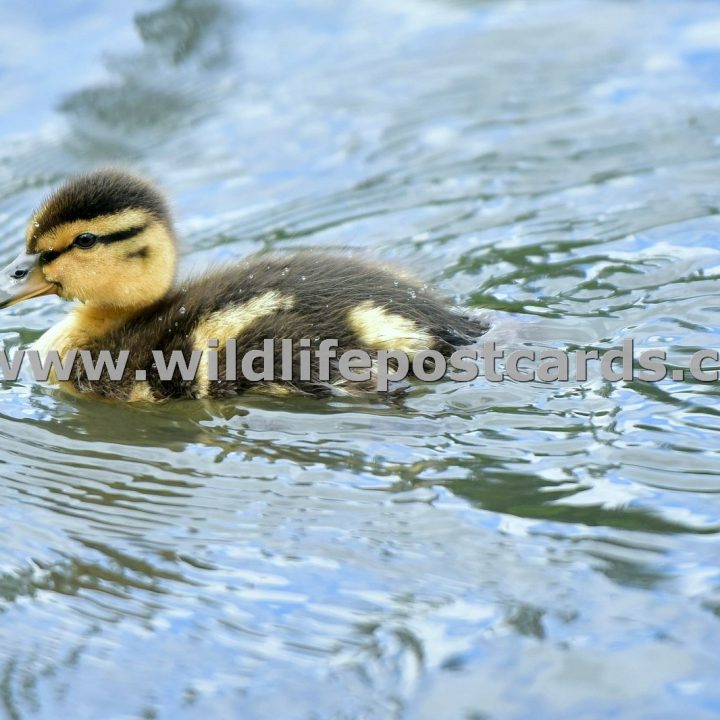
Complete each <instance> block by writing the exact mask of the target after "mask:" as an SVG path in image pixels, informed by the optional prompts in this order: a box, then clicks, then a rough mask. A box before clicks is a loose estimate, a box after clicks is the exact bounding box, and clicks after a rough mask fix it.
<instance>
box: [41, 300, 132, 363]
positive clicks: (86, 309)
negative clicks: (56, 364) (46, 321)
mask: <svg viewBox="0 0 720 720" xmlns="http://www.w3.org/2000/svg"><path fill="white" fill-rule="evenodd" d="M141 310H142V308H107V307H99V306H97V305H76V306H75V307H73V308H72V309H71V310H70V312H69V313H68V314H67V315H66V316H65V317H64V318H63V319H62V320H61V321H60V322H59V323H58V324H57V325H54V326H53V327H51V328H50V329H49V330H47V332H45V334H44V335H42V336H41V337H40V338H39V339H38V340H37V341H36V342H35V344H34V346H33V347H34V349H36V350H38V351H39V352H40V353H41V354H42V355H46V354H47V353H48V351H49V350H57V352H58V353H59V355H60V357H64V356H65V354H66V353H67V352H68V351H70V350H73V349H79V348H82V347H84V346H86V345H87V344H89V343H90V342H92V341H93V340H97V339H98V338H101V337H103V336H104V335H107V334H108V333H110V332H112V331H113V330H115V329H116V328H118V327H120V326H121V325H124V324H125V323H126V322H128V321H129V320H131V319H132V318H133V317H134V316H135V315H137V314H138V312H140V311H141Z"/></svg>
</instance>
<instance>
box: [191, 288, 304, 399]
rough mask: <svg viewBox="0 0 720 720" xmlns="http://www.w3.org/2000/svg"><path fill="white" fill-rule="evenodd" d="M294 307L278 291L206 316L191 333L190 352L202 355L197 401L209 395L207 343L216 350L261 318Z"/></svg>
mask: <svg viewBox="0 0 720 720" xmlns="http://www.w3.org/2000/svg"><path fill="white" fill-rule="evenodd" d="M294 305H295V298H293V297H292V296H288V295H281V294H280V293H279V292H278V291H277V290H270V291H269V292H266V293H263V294H262V295H258V296H257V297H254V298H253V299H252V300H248V301H247V302H246V303H243V304H242V305H236V306H235V307H231V308H227V309H225V310H217V311H216V312H214V313H212V314H211V315H208V317H207V318H206V319H205V320H204V321H202V322H201V323H200V324H199V325H198V326H197V328H196V329H195V332H194V333H193V348H194V349H195V350H201V351H203V356H202V359H201V360H200V364H199V365H198V371H197V375H196V376H195V377H196V382H197V393H198V397H204V396H205V395H207V391H208V385H209V380H208V359H207V353H206V352H204V351H206V350H207V349H208V340H217V341H218V343H219V348H218V349H222V348H223V347H224V345H225V343H226V342H227V341H228V340H231V339H232V338H237V337H238V336H240V335H241V334H242V333H243V332H244V331H245V330H247V328H249V327H250V326H251V325H252V324H253V323H254V322H256V321H257V320H260V319H261V318H264V317H268V316H269V315H274V314H275V313H277V312H279V311H280V310H291V309H292V308H293V306H294Z"/></svg>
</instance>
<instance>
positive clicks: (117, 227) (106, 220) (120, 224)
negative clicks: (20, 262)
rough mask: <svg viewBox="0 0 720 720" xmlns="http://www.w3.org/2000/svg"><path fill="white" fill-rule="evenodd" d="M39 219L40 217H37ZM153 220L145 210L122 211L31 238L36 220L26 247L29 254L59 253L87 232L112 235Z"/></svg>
mask: <svg viewBox="0 0 720 720" xmlns="http://www.w3.org/2000/svg"><path fill="white" fill-rule="evenodd" d="M38 218H41V216H38ZM152 221H153V218H152V217H151V216H150V214H149V213H148V212H146V211H145V210H137V209H131V210H124V211H123V212H119V213H113V214H112V215H98V216H97V217H94V218H91V219H90V220H73V221H72V222H69V223H63V224H62V225H58V226H56V227H54V228H52V230H48V231H47V232H46V233H43V234H42V235H41V236H40V237H38V238H35V237H34V236H33V229H34V227H35V222H39V220H38V219H37V218H36V219H35V220H34V221H33V222H31V223H30V225H29V226H28V231H27V235H26V237H27V246H28V251H29V252H46V251H48V250H50V251H53V252H60V251H62V250H64V249H65V248H66V247H68V246H69V245H70V244H71V243H72V241H73V240H74V239H75V238H76V237H77V236H78V235H80V234H81V233H85V232H89V233H93V235H112V234H113V233H116V232H120V231H121V230H127V228H129V227H137V226H141V225H147V224H148V223H150V222H152Z"/></svg>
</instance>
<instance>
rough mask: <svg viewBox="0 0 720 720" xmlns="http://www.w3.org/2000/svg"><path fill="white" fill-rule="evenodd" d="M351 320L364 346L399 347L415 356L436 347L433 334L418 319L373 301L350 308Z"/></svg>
mask: <svg viewBox="0 0 720 720" xmlns="http://www.w3.org/2000/svg"><path fill="white" fill-rule="evenodd" d="M348 322H349V323H350V327H351V328H352V329H353V331H354V332H355V334H356V335H357V336H358V338H360V341H361V342H362V343H363V345H365V346H366V347H369V348H372V349H373V350H400V351H402V352H404V353H406V354H407V355H408V356H409V357H411V358H412V356H413V355H415V353H417V352H420V350H427V349H428V348H431V347H432V346H433V338H432V335H430V334H429V333H427V332H425V331H424V330H421V329H420V328H419V327H418V324H417V323H416V322H414V321H413V320H409V319H408V318H405V317H403V316H402V315H398V314H397V313H391V312H388V311H387V310H386V309H384V308H382V307H379V306H377V305H373V303H372V301H370V300H366V301H365V302H362V303H360V304H359V305H358V306H357V307H355V308H353V309H352V310H350V312H349V313H348Z"/></svg>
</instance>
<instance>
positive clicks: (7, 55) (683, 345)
mask: <svg viewBox="0 0 720 720" xmlns="http://www.w3.org/2000/svg"><path fill="white" fill-rule="evenodd" d="M0 46H2V47H3V48H4V50H3V53H2V55H1V57H2V60H0V73H1V74H2V84H3V114H2V116H1V117H0V138H1V139H0V218H1V219H2V223H1V224H0V249H1V250H2V256H3V258H4V259H10V258H11V257H13V256H14V255H15V254H16V252H17V250H18V246H19V243H20V241H21V237H22V231H23V226H24V223H25V221H26V218H27V217H28V215H29V213H30V210H31V209H32V208H33V207H35V206H36V205H37V204H38V202H39V201H40V199H41V197H42V196H43V195H44V193H46V192H47V191H48V190H49V189H50V187H52V185H53V184H54V183H55V182H57V181H58V180H60V179H62V178H63V177H65V176H66V175H68V174H71V173H73V172H76V171H79V170H83V169H87V168H91V167H95V166H98V165H106V164H113V163H114V164H122V165H127V166H130V167H133V168H135V169H137V170H140V171H142V172H146V173H148V174H150V175H151V176H154V177H156V178H157V179H159V180H160V181H161V182H162V184H163V185H164V186H165V188H166V189H167V190H168V192H169V193H170V194H171V196H172V198H173V202H174V205H175V208H176V214H177V217H178V228H179V231H180V234H181V235H182V237H183V242H184V265H185V270H186V271H187V272H192V271H193V270H198V269H200V268H202V267H205V266H206V265H209V264H213V263H223V262H229V261H231V260H232V259H235V258H240V257H243V256H244V255H246V254H248V253H251V252H256V251H262V250H266V249H289V248H301V247H303V248H304V247H314V246H323V247H327V248H334V249H337V248H351V249H353V250H354V251H357V252H363V253H367V254H369V255H371V256H376V257H383V258H386V259H389V260H392V261H395V262H397V263H399V264H401V265H404V266H406V267H410V268H413V269H415V270H416V271H419V272H420V273H421V274H422V275H423V276H424V277H425V278H426V279H427V281H428V282H429V283H431V284H432V285H434V286H437V287H439V288H440V289H441V290H442V291H443V292H444V293H445V294H446V295H448V296H449V297H450V298H451V299H452V300H454V301H456V302H458V303H461V304H464V305H467V306H471V307H475V308H478V309H484V310H486V311H489V312H490V313H491V316H492V318H493V322H494V329H493V331H492V337H493V338H494V339H496V340H497V341H498V343H499V344H501V345H502V346H503V347H506V348H515V347H523V346H526V345H527V346H531V347H533V348H538V347H555V348H570V349H572V348H576V347H582V348H598V349H604V348H610V347H615V346H617V345H619V344H620V343H621V342H622V340H623V339H625V338H628V337H632V338H634V339H635V342H636V346H637V347H638V348H640V349H646V348H653V347H660V348H666V349H667V350H668V353H669V358H670V360H671V361H672V362H673V363H674V364H675V365H677V366H686V365H687V362H688V359H689V356H690V354H691V353H692V352H693V351H694V350H696V349H699V348H706V347H707V348H712V347H716V346H717V336H718V328H719V327H720V289H719V288H720V285H719V284H718V279H720V218H719V217H718V208H719V204H718V203H719V200H718V198H719V193H718V191H719V190H720V186H719V185H718V170H719V167H720V9H719V8H718V5H717V3H715V2H701V1H696V0H668V1H662V0H658V1H656V2H643V1H642V0H638V1H637V2H631V1H627V2H620V1H614V2H613V1H610V0H606V1H602V2H598V1H596V2H589V0H587V1H579V0H563V1H559V0H558V1H556V2H553V1H551V0H532V2H530V1H529V0H528V1H527V2H501V1H500V0H497V1H492V0H488V1H486V2H481V1H479V0H478V1H477V2H467V1H466V2H461V1H460V0H458V1H456V2H452V1H451V0H444V1H442V0H415V1H413V2H411V1H410V0H388V1H387V2H383V3H376V2H375V3H373V2H370V1H369V0H367V1H366V0H356V1H354V2H349V3H330V2H322V1H321V0H316V1H314V2H312V1H310V0H307V1H304V2H300V3H298V2H294V1H291V0H278V1H276V2H273V3H262V2H260V1H259V0H257V1H253V2H245V3H243V4H241V5H230V4H228V3H227V2H226V0H203V1H202V2H201V0H175V1H173V2H163V0H159V1H158V2H155V3H142V2H128V3H112V4H108V3H101V4H97V3H90V2H86V1H85V0H77V1H72V2H66V3H62V4H61V6H52V7H51V6H48V5H46V4H43V5H41V4H40V3H39V2H34V3H29V4H22V5H21V4H20V3H5V4H4V5H3V6H2V7H1V8H0ZM64 312H65V307H64V305H63V303H62V302H60V301H59V300H57V299H48V298H43V299H38V300H34V301H30V302H27V303H25V304H22V305H19V306H17V307H14V308H11V309H8V310H5V311H3V313H2V326H1V328H2V331H1V333H0V336H1V339H2V344H3V346H4V347H5V349H6V350H7V351H11V350H14V349H16V348H18V347H20V346H24V345H26V344H27V343H29V342H31V341H32V340H34V339H35V338H36V337H38V336H39V335H40V333H41V332H42V331H43V330H44V329H45V328H47V327H48V326H50V325H51V324H52V323H54V322H56V321H58V320H59V319H60V318H61V317H62V315H63V313H64ZM718 394H719V393H718V386H717V383H715V384H702V383H698V382H691V381H686V382H671V381H669V380H668V381H664V382H661V383H659V384H652V385H651V384H648V383H645V384H643V383H641V382H638V381H634V382H627V383H607V382H603V381H602V380H601V379H600V378H599V377H597V374H595V375H594V376H593V375H591V377H590V379H589V380H588V381H587V382H584V383H570V384H557V383H549V384H542V383H539V382H538V383H530V384H525V383H517V382H504V383H501V384H496V383H490V382H489V381H487V380H486V379H485V378H483V377H481V378H479V379H478V380H477V381H474V382H473V383H471V384H469V385H468V384H456V383H452V382H445V383H438V384H432V385H420V384H418V385H416V386H414V387H413V389H412V390H411V391H410V392H409V393H408V394H407V396H406V397H404V398H403V399H402V400H398V401H396V402H393V403H388V402H384V401H379V400H377V399H363V400H352V401H348V400H342V399H338V400H332V401H327V402H324V401H323V402H309V401H303V400H292V401H288V400H278V399H265V400H261V399H257V398H255V399H247V398H244V399H239V400H237V401H233V402H222V403H201V402H196V403H192V402H188V403H176V404H171V405H167V406H163V407H159V408H149V409H146V408H144V409H139V408H127V407H115V406H112V405H106V404H102V403H96V402H91V401H88V400H84V399H74V398H71V397H68V396H66V395H64V394H62V393H60V392H59V391H57V390H56V389H54V388H52V387H44V386H41V385H38V384H35V383H33V382H31V381H30V380H29V379H24V380H23V381H22V382H18V383H10V382H4V383H2V389H1V390H0V437H1V445H0V447H1V449H0V462H1V463H2V480H1V481H0V529H1V531H2V544H1V545H0V716H2V717H4V718H8V719H9V720H17V719H18V718H23V719H25V718H29V719H32V718H41V719H46V718H53V719H55V718H65V717H68V718H73V719H74V720H85V719H96V718H111V719H113V720H115V719H117V720H120V719H126V718H172V719H173V720H174V719H176V718H177V719H183V718H207V717H212V718H233V719H234V718H270V717H277V718H283V720H295V719H297V720H301V719H305V718H308V719H309V718H317V719H319V718H322V719H323V720H324V719H326V718H327V719H330V718H337V719H340V718H343V719H350V718H352V719H356V718H358V719H359V718H373V719H374V718H382V719H383V720H384V719H388V718H403V719H405V718H408V719H410V718H412V719H418V720H422V719H425V718H427V719H431V718H432V719H435V718H443V719H445V718H447V719H449V720H454V719H455V718H464V719H467V720H469V719H477V718H528V717H533V718H548V719H552V720H558V719H560V720H561V719H563V718H568V719H570V718H572V719H573V720H574V719H576V718H595V717H616V718H687V717H692V718H694V719H702V718H714V717H717V716H718V715H720V690H718V684H717V678H718V675H719V671H720V659H719V657H718V651H717V648H718V647H719V646H720V568H719V562H718V559H719V558H720V552H719V551H718V532H719V531H720V500H719V498H720V465H719V464H718V463H719V460H720V444H719V442H718V441H719V440H720V420H719V418H720V413H719V411H718Z"/></svg>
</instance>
